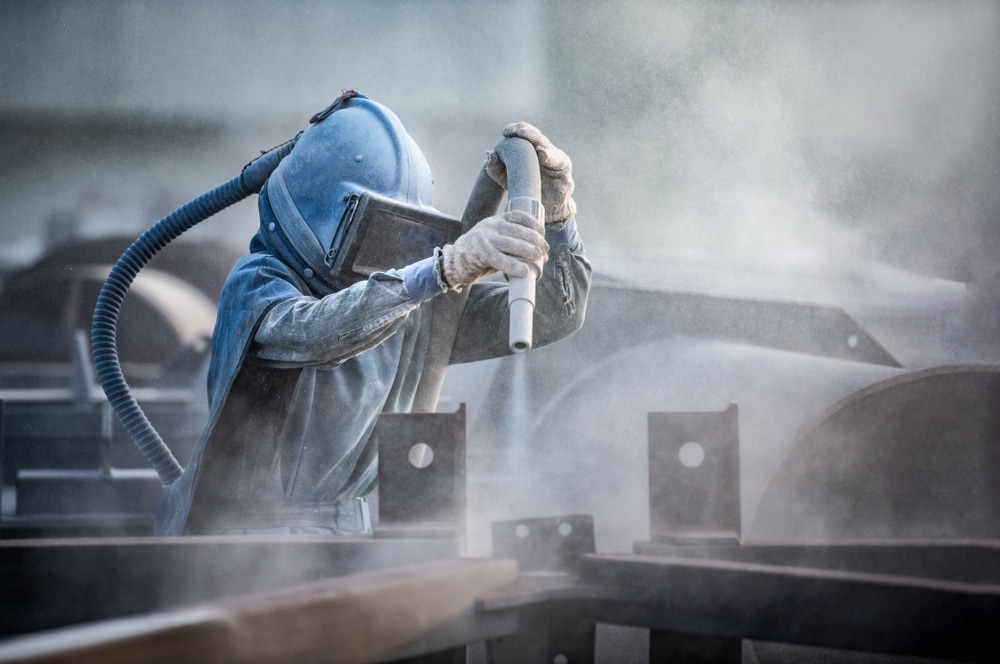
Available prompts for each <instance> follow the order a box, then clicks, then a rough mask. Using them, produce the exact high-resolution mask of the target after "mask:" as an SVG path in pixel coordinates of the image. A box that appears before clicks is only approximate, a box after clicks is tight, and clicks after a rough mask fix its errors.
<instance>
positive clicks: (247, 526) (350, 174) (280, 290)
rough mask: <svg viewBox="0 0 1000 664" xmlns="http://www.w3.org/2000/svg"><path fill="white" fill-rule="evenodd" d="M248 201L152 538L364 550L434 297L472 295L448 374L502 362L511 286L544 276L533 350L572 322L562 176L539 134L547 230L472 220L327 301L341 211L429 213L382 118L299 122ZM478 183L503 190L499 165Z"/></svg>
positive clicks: (397, 139)
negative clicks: (358, 542)
mask: <svg viewBox="0 0 1000 664" xmlns="http://www.w3.org/2000/svg"><path fill="white" fill-rule="evenodd" d="M313 120H314V122H315V123H314V124H312V125H311V126H310V127H309V128H308V129H307V130H306V131H305V132H303V134H302V135H301V136H300V137H299V139H298V142H297V143H296V145H295V148H294V149H293V150H292V152H291V154H290V155H289V156H288V157H286V158H285V159H284V160H283V161H282V162H281V163H280V164H279V165H278V167H277V169H276V170H275V171H274V173H272V175H271V176H270V178H269V179H268V181H267V183H266V184H265V186H264V188H263V189H262V190H261V192H260V197H259V201H258V204H259V209H260V229H259V231H258V232H257V234H256V235H255V236H254V237H253V239H252V241H251V243H250V251H251V253H250V254H249V255H248V256H245V257H243V258H241V259H240V260H239V261H237V263H236V264H235V265H234V267H233V269H232V271H231V273H230V275H229V277H228V279H227V281H226V283H225V286H224V288H223V291H222V295H221V299H220V303H219V312H218V319H217V322H216V327H215V332H214V336H213V339H212V357H211V361H210V365H209V376H208V396H209V403H210V411H209V419H208V422H207V424H206V426H205V429H204V431H203V433H202V435H201V437H200V439H199V440H198V442H197V444H196V446H195V448H194V451H193V453H192V458H191V459H190V461H189V463H188V464H187V467H186V468H185V470H184V473H183V474H182V475H181V476H180V478H179V479H178V480H176V481H175V482H173V483H172V484H170V485H169V486H168V487H166V489H165V493H164V495H163V498H162V500H161V503H160V506H159V509H158V510H157V513H156V520H155V531H156V533H157V534H161V535H180V534H256V533H274V534H294V533H303V534H358V533H365V532H370V521H369V518H370V517H369V513H368V509H367V504H366V499H365V497H366V496H367V495H368V494H369V493H370V492H372V491H373V489H374V488H375V484H376V475H377V461H378V459H377V450H376V449H375V446H374V444H373V442H372V440H371V433H372V430H373V427H374V426H375V422H376V420H377V418H378V416H379V414H380V413H382V412H407V411H409V410H410V408H411V405H412V403H413V399H414V394H415V391H416V388H417V384H418V382H419V379H420V376H421V373H422V371H423V370H424V362H425V359H426V351H427V346H428V338H429V335H430V328H431V326H430V321H431V316H432V315H433V311H434V302H435V297H436V296H437V295H439V294H441V293H443V292H445V291H447V290H451V289H462V288H469V289H470V291H469V298H468V301H467V304H466V306H465V309H464V311H463V313H462V316H461V319H460V324H459V329H458V334H457V337H456V340H455V344H454V348H453V350H452V354H451V358H450V362H451V363H459V362H469V361H475V360H482V359H487V358H493V357H497V356H501V355H505V354H508V353H510V350H509V349H508V345H507V339H506V329H507V288H508V286H507V284H506V282H504V281H501V280H489V281H481V279H482V278H483V277H485V276H487V275H490V274H493V273H497V272H499V273H503V274H505V275H507V276H510V277H518V276H524V275H525V274H526V273H527V270H528V269H531V267H530V264H531V263H534V264H535V265H536V266H542V265H544V267H543V269H542V276H541V277H540V279H539V280H538V284H537V291H536V298H537V300H536V309H535V316H534V339H535V345H538V346H540V345H544V344H547V343H551V342H554V341H557V340H559V339H561V338H563V337H566V336H567V335H569V334H571V333H572V332H574V331H575V330H577V329H578V328H579V327H580V325H581V324H582V322H583V317H584V309H585V306H586V299H587V291H588V287H589V283H590V266H589V264H588V262H587V259H586V258H585V256H584V250H583V245H582V243H581V241H580V239H579V235H578V233H577V230H576V222H575V216H574V215H575V212H576V206H575V203H574V202H573V199H572V193H573V179H572V175H571V164H570V160H569V159H568V158H567V157H566V155H565V153H563V152H562V151H561V150H559V149H558V148H555V147H554V146H553V145H552V144H551V143H550V142H549V141H548V139H547V138H545V136H543V135H542V134H541V133H540V132H539V131H538V130H537V129H536V128H534V127H532V126H531V125H528V124H525V123H516V124H513V125H509V126H508V127H506V128H505V130H504V134H505V135H506V136H508V137H509V136H519V137H521V138H524V139H526V140H528V141H530V142H531V143H532V144H533V145H534V146H535V149H536V153H537V154H538V157H539V165H540V167H541V171H542V204H543V206H544V207H545V220H546V222H547V223H546V225H545V227H544V228H543V227H542V226H541V224H540V223H539V222H538V221H537V220H535V219H534V218H532V217H531V216H529V215H527V214H524V213H520V212H517V213H507V214H504V215H497V216H493V217H490V218H487V219H484V220H482V221H481V222H480V223H478V224H476V225H475V226H474V227H473V228H472V229H471V230H470V231H468V232H467V233H465V234H464V235H462V236H461V237H459V238H458V239H457V240H456V241H455V242H454V243H453V244H449V245H446V246H445V247H444V248H443V249H436V250H434V253H433V255H429V256H427V257H426V258H424V259H422V260H419V261H417V262H415V263H413V264H411V265H409V266H407V267H404V268H402V269H390V270H386V271H382V272H374V273H372V274H371V275H370V276H369V277H368V278H367V279H365V280H363V281H359V282H357V283H354V284H353V285H350V286H349V287H346V288H338V287H337V286H336V285H334V284H333V283H331V282H330V280H329V278H328V276H327V275H328V272H329V267H328V264H327V263H326V262H325V261H324V259H325V255H324V254H325V247H328V246H330V243H331V238H333V237H334V235H335V234H336V233H337V231H338V226H339V225H340V224H341V220H342V218H343V217H344V211H345V206H346V205H347V202H346V201H347V200H348V199H349V198H350V196H351V195H352V194H357V193H359V192H364V191H368V192H372V193H374V194H379V195H382V196H385V197H388V198H392V199H395V200H396V201H401V202H404V203H407V204H410V205H414V206H421V207H425V208H426V207H429V206H430V205H431V189H432V180H431V174H430V169H429V167H428V165H427V162H426V160H425V158H424V156H423V154H422V153H421V151H420V149H419V148H418V147H417V145H416V144H415V143H414V142H413V140H412V139H411V138H410V136H409V135H408V134H407V133H406V131H405V130H404V128H403V126H402V124H401V123H400V121H399V120H398V118H396V116H395V115H394V114H393V113H392V112H391V111H389V110H388V109H387V108H385V107H384V106H382V105H380V104H378V103H376V102H374V101H372V100H370V99H368V98H367V97H365V96H363V95H360V94H356V93H354V94H348V95H345V96H344V97H343V98H341V99H338V100H337V102H335V103H334V105H332V106H331V107H330V108H328V109H326V111H324V112H323V113H322V114H317V116H316V117H315V118H313ZM487 172H488V173H489V174H490V176H491V177H493V178H494V179H495V180H496V181H497V182H498V183H499V184H501V185H505V184H506V181H505V171H504V167H503V164H502V163H501V162H500V160H499V159H498V158H497V157H496V156H495V155H493V154H488V156H487Z"/></svg>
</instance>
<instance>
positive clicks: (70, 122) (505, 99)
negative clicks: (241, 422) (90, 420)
mask: <svg viewBox="0 0 1000 664" xmlns="http://www.w3.org/2000/svg"><path fill="white" fill-rule="evenodd" d="M998 74H1000V6H998V5H997V4H996V3H994V2H988V1H983V2H909V1H907V2H902V1H899V2H746V3H693V2H692V3H683V2H641V1H636V2H613V3H612V2H608V3H601V2H568V1H567V2H542V1H537V0H516V1H511V0H507V1H499V2H491V3H468V2H459V1H448V0H437V1H426V2H406V1H391V0H383V1H379V2H360V1H346V2H319V1H310V0H301V1H298V2H282V3H273V2H253V1H249V2H235V1H234V2H195V1H190V2H183V1H181V2H171V3H160V2H59V1H49V2H44V1H42V2H39V1H31V2H17V1H10V0H5V1H4V2H3V3H0V116H2V130H0V132H2V133H0V200H2V201H3V211H2V215H3V216H2V219H0V247H2V249H0V262H2V265H4V266H10V265H14V264H17V263H19V262H23V261H26V260H28V259H30V258H32V257H34V256H35V255H37V254H38V253H39V252H40V251H41V249H42V246H43V245H44V243H45V242H48V241H52V240H54V239H56V237H57V236H58V235H60V234H65V233H70V232H78V233H81V234H87V235H94V234H100V233H105V232H108V231H109V230H112V229H124V230H127V231H137V230H141V229H143V228H145V227H146V226H148V225H149V224H151V223H152V222H154V221H155V220H156V219H157V218H159V217H160V216H161V215H163V214H165V213H166V212H168V211H170V210H171V209H173V207H175V206H176V205H178V204H180V203H183V202H184V201H186V200H188V199H190V198H192V197H193V196H195V195H197V194H199V193H201V192H202V191H204V190H206V189H208V188H210V187H211V186H213V185H215V184H218V183H219V182H221V181H223V180H225V179H228V178H229V177H231V176H233V175H234V174H236V173H237V172H238V171H239V169H240V168H241V167H242V165H243V164H244V163H245V162H246V161H248V160H249V159H250V158H252V157H253V156H254V155H255V154H256V153H257V151H258V150H260V149H264V148H268V147H271V146H272V145H274V144H277V143H279V142H281V141H283V140H285V139H286V138H288V137H290V136H292V135H294V133H295V132H296V131H298V130H299V129H301V128H302V127H304V126H305V125H306V123H307V120H308V118H309V117H310V115H311V114H312V113H313V112H315V111H316V110H318V109H320V108H322V107H324V106H325V105H326V104H328V103H329V102H330V101H331V100H332V99H333V98H334V97H336V96H337V95H338V94H339V92H340V90H341V88H347V87H353V88H356V89H358V90H360V91H362V92H364V93H366V94H368V95H369V96H371V97H373V98H375V99H377V100H380V101H382V102H384V103H386V104H387V105H389V106H390V107H391V108H393V109H394V110H395V111H396V112H397V114H398V115H399V116H400V117H401V119H402V120H403V121H404V123H405V124H406V125H407V126H408V128H409V129H410V131H411V132H412V133H413V134H414V136H415V137H416V138H417V140H418V142H419V143H420V144H421V145H422V146H423V148H424V150H425V151H426V153H427V155H428V158H429V160H430V162H431V166H432V168H433V169H434V171H435V175H436V180H437V185H438V187H437V200H436V203H437V205H438V207H440V208H441V209H443V210H445V211H448V212H452V213H456V214H457V213H460V211H461V209H462V207H463V205H464V203H465V200H466V197H467V195H468V192H469V190H470V189H471V183H472V182H473V180H474V177H475V175H476V172H477V170H478V168H479V165H480V162H481V159H482V155H483V152H484V151H485V150H486V149H487V148H489V147H491V146H492V145H493V144H494V143H495V142H496V139H497V137H498V136H499V130H500V128H501V127H502V126H503V125H504V124H505V123H506V122H508V121H511V120H515V119H524V120H528V121H530V122H533V123H535V124H537V125H539V126H541V127H542V128H543V129H544V130H545V131H546V132H547V133H548V134H549V135H550V136H551V137H552V138H553V139H554V141H555V142H556V143H557V144H558V145H560V146H561V147H563V148H564V149H565V150H566V151H567V152H568V153H569V154H570V155H571V156H572V157H573V158H574V161H575V169H576V170H575V173H576V178H577V183H578V194H577V198H578V201H579V204H580V210H581V214H580V224H581V226H582V228H583V231H584V233H585V237H586V239H587V241H588V247H589V249H590V250H591V251H592V253H593V254H594V255H595V256H596V257H598V258H599V257H601V256H603V255H608V256H609V257H618V258H622V257H624V258H629V257H633V256H636V255H637V254H643V255H653V256H654V257H656V258H673V259H675V260H678V259H684V260H688V261H691V260H694V261H702V262H704V261H708V262H711V263H720V262H726V263H730V264H737V265H740V264H747V263H749V264H763V265H765V266H768V267H770V268H774V267H776V266H778V265H779V264H780V265H781V266H783V267H788V268H789V269H796V270H801V269H809V270H813V269H815V270H821V271H822V270H826V271H833V270H838V269H840V270H842V269H844V266H845V264H850V263H854V262H857V261H860V260H872V261H877V262H880V263H886V264H890V265H892V266H895V267H900V268H904V269H906V270H909V271H912V272H915V273H918V274H921V275H929V276H934V277H946V278H950V279H957V280H960V281H977V282H982V281H987V282H992V281H995V279H996V275H997V268H996V263H997V261H996V260H995V259H994V253H995V250H996V247H997V246H998V245H1000V242H998V240H1000V230H998V224H997V220H998V210H1000V193H998V187H997V179H998V172H1000V130H998V129H1000V103H998V102H1000V76H998ZM255 216H256V214H255V210H254V207H253V205H252V204H244V205H242V206H240V207H239V208H238V209H236V210H234V211H232V212H230V213H227V214H226V215H225V216H224V217H221V218H219V219H216V220H213V221H212V222H211V223H210V224H209V225H208V226H206V228H204V229H201V230H199V232H202V233H213V234H223V235H224V236H225V237H227V238H228V239H230V240H231V241H232V242H233V243H235V244H237V245H239V246H240V247H242V246H245V244H246V241H247V239H248V237H249V235H250V233H251V232H252V230H253V227H254V224H255Z"/></svg>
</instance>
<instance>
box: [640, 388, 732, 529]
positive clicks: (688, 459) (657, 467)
mask: <svg viewBox="0 0 1000 664" xmlns="http://www.w3.org/2000/svg"><path fill="white" fill-rule="evenodd" d="M649 530H650V537H651V539H653V541H660V542H673V543H681V542H721V541H729V542H732V543H734V544H736V543H739V540H740V438H739V415H738V409H737V406H736V404H730V405H729V407H728V408H726V409H725V410H723V411H721V412H690V413H649Z"/></svg>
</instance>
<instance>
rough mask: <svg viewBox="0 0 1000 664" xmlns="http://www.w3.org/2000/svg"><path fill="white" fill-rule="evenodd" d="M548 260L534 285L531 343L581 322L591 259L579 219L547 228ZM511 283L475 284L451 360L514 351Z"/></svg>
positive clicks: (548, 340) (549, 340) (549, 338)
mask: <svg viewBox="0 0 1000 664" xmlns="http://www.w3.org/2000/svg"><path fill="white" fill-rule="evenodd" d="M545 237H546V239H547V240H548V243H549V247H550V250H549V259H548V260H547V261H546V262H545V267H544V269H543V271H542V277H541V279H539V280H538V283H537V284H536V286H535V315H534V320H533V324H534V330H533V336H534V341H533V345H534V346H535V347H539V346H544V345H546V344H550V343H552V342H555V341H559V340H560V339H563V338H565V337H567V336H569V335H570V334H572V333H573V332H575V331H576V330H578V329H579V328H580V326H581V325H583V319H584V315H585V312H586V307H587V294H588V292H589V290H590V274H591V268H590V262H589V261H588V260H587V257H586V253H585V252H584V247H583V242H582V241H581V240H580V237H579V235H578V234H577V232H576V222H575V218H570V219H569V220H568V221H567V222H565V223H564V224H553V225H550V226H549V227H548V228H547V229H546V233H545ZM509 318H510V316H509V303H508V299H507V284H506V283H505V282H502V281H481V282H479V283H476V284H473V285H472V290H471V291H470V293H469V299H468V302H466V305H465V310H464V312H463V313H462V318H461V321H460V323H459V328H458V336H457V337H456V339H455V345H454V347H453V349H452V352H451V361H450V363H451V364H458V363H461V362H473V361H476V360H486V359H490V358H493V357H501V356H504V355H509V354H510V352H511V351H510V341H509V339H508V331H509Z"/></svg>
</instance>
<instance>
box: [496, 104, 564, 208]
mask: <svg viewBox="0 0 1000 664" xmlns="http://www.w3.org/2000/svg"><path fill="white" fill-rule="evenodd" d="M503 135H504V137H505V138H513V137H515V136H516V137H518V138H523V139H524V140H526V141H528V142H529V143H531V144H532V145H534V146H535V152H536V153H537V154H538V167H539V171H541V175H542V207H544V208H545V223H546V224H556V223H559V222H560V221H566V220H567V219H569V218H570V217H572V216H573V215H574V214H576V201H574V200H573V189H574V188H575V185H574V184H573V162H572V161H570V158H569V157H568V156H567V155H566V153H565V152H563V151H562V150H560V149H559V148H557V147H556V146H554V145H552V141H550V140H549V139H548V138H546V137H545V134H543V133H542V132H541V131H539V130H538V128H537V127H535V126H534V125H530V124H528V123H527V122H513V123H511V124H509V125H507V126H506V127H504V128H503ZM486 172H487V173H488V174H489V176H490V177H491V178H493V181H494V182H496V183H497V184H498V185H500V186H501V187H503V188H504V189H506V188H507V168H506V166H504V163H503V162H502V161H501V160H500V157H498V156H497V154H496V152H494V151H493V150H490V151H489V152H487V153H486Z"/></svg>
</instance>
